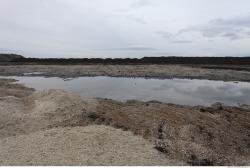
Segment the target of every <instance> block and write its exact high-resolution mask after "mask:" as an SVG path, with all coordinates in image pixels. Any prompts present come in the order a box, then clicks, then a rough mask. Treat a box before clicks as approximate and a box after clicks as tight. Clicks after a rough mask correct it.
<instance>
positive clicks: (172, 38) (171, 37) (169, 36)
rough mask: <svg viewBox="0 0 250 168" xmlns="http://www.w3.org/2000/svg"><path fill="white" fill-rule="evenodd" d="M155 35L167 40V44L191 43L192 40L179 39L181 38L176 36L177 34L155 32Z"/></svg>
mask: <svg viewBox="0 0 250 168" xmlns="http://www.w3.org/2000/svg"><path fill="white" fill-rule="evenodd" d="M155 33H156V34H159V35H160V36H162V38H165V39H167V40H168V41H169V42H172V43H192V42H193V41H192V40H185V39H181V37H179V36H178V34H172V33H169V32H167V31H157V32H155Z"/></svg>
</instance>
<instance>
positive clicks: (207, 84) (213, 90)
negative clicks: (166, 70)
mask: <svg viewBox="0 0 250 168" xmlns="http://www.w3.org/2000/svg"><path fill="white" fill-rule="evenodd" d="M8 78H14V79H17V80H19V81H18V82H17V83H21V84H24V85H25V86H27V87H32V88H35V89H36V90H43V89H63V90H66V91H69V92H72V93H75V94H79V95H81V96H84V97H101V98H109V99H114V100H119V101H126V100H130V99H136V100H141V101H150V100H157V101H161V102H167V103H175V104H182V105H205V106H209V105H211V104H213V103H216V102H221V103H224V104H226V105H238V104H250V83H248V82H223V81H211V80H189V79H164V80H162V79H143V78H113V77H79V78H70V79H66V80H65V79H62V78H56V77H53V78H45V77H28V76H24V77H8Z"/></svg>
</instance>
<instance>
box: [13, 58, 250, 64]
mask: <svg viewBox="0 0 250 168" xmlns="http://www.w3.org/2000/svg"><path fill="white" fill-rule="evenodd" d="M11 62H12V63H18V64H26V63H28V64H63V65H65V64H194V65H195V64H217V65H250V57H143V58H140V59H137V58H124V59H122V58H105V59H104V58H81V59H79V58H77V59H76V58H68V59H63V58H44V59H40V58H24V57H22V58H15V59H13V60H12V61H11Z"/></svg>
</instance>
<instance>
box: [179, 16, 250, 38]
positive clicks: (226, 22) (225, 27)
mask: <svg viewBox="0 0 250 168" xmlns="http://www.w3.org/2000/svg"><path fill="white" fill-rule="evenodd" d="M249 30H250V15H249V16H245V17H235V18H231V19H214V20H211V21H209V22H208V23H207V24H203V25H197V26H193V27H189V28H186V29H182V30H180V31H179V34H184V33H190V32H198V33H201V34H202V36H204V37H208V38H215V37H224V38H227V39H230V40H236V39H243V38H249V37H250V35H249V34H248V32H247V31H249Z"/></svg>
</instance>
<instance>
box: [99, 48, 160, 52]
mask: <svg viewBox="0 0 250 168" xmlns="http://www.w3.org/2000/svg"><path fill="white" fill-rule="evenodd" d="M97 50H104V51H155V50H157V49H156V48H150V47H126V48H103V49H97Z"/></svg>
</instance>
